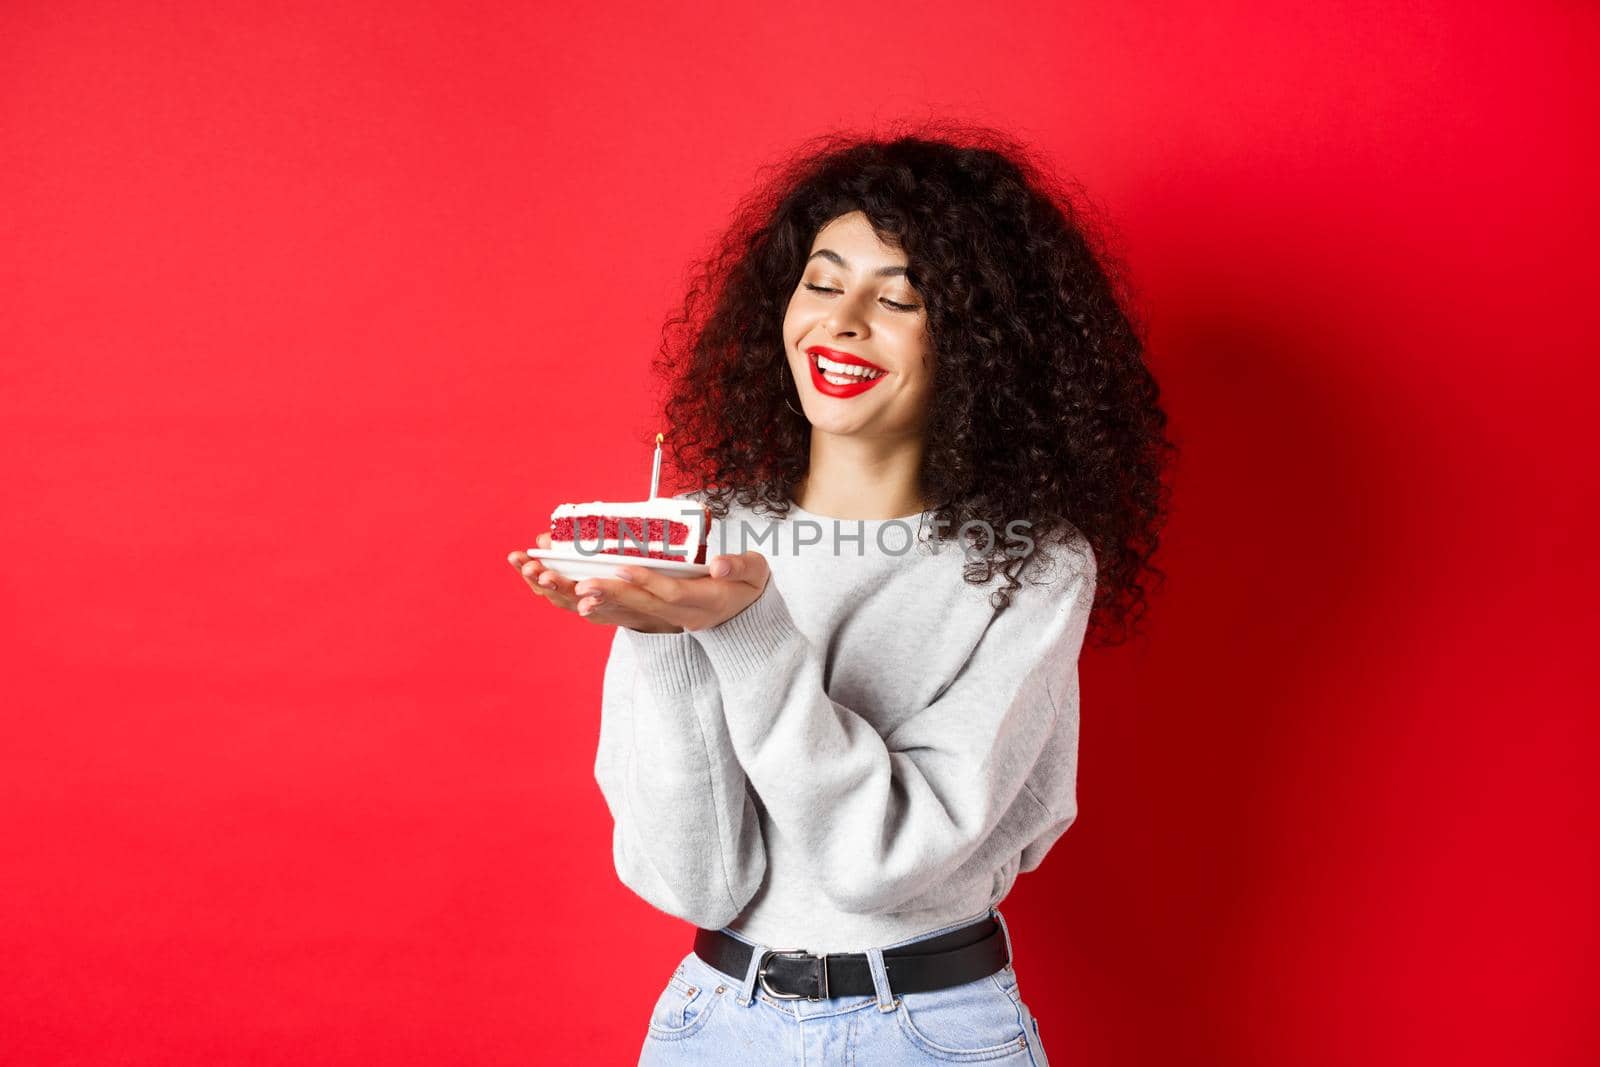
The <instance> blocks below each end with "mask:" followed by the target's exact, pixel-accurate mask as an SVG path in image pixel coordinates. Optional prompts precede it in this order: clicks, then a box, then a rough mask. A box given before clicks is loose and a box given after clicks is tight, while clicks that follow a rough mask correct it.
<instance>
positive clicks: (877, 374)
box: [817, 355, 884, 379]
mask: <svg viewBox="0 0 1600 1067" xmlns="http://www.w3.org/2000/svg"><path fill="white" fill-rule="evenodd" d="M817 368H818V369H819V370H823V371H827V372H831V373H833V374H848V375H850V376H851V377H852V378H858V379H872V378H881V377H883V375H884V372H883V371H881V370H872V369H870V368H867V367H858V366H856V365H855V364H853V363H840V362H838V361H837V360H832V359H829V358H828V357H827V356H824V355H818V356H817Z"/></svg>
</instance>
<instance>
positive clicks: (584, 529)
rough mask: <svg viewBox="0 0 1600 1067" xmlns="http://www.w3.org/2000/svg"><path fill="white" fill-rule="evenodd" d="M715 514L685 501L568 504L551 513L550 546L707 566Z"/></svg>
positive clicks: (584, 553)
mask: <svg viewBox="0 0 1600 1067" xmlns="http://www.w3.org/2000/svg"><path fill="white" fill-rule="evenodd" d="M710 527H711V511H710V509H709V508H707V507H705V506H704V505H703V504H697V503H696V502H694V501H693V500H684V499H681V498H679V497H670V496H669V497H656V498H654V499H652V500H630V501H625V502H622V503H616V502H612V501H606V500H591V501H589V502H588V503H587V504H562V505H561V506H560V507H558V508H556V509H555V510H554V511H552V512H551V513H550V547H551V548H552V549H554V550H556V551H561V552H570V553H571V554H572V555H574V556H593V555H595V554H597V553H605V554H607V555H613V556H646V557H649V558H650V559H664V560H671V561H674V562H677V563H702V564H703V563H705V561H706V541H707V536H708V534H709V532H710Z"/></svg>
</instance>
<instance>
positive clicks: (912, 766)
mask: <svg viewBox="0 0 1600 1067" xmlns="http://www.w3.org/2000/svg"><path fill="white" fill-rule="evenodd" d="M1093 590H1094V571H1093V561H1092V557H1090V561H1089V565H1088V566H1087V567H1086V568H1083V569H1079V570H1076V571H1074V572H1072V573H1069V574H1067V575H1064V576H1062V577H1060V578H1058V579H1057V580H1056V582H1055V583H1053V584H1050V585H1030V584H1028V583H1026V582H1025V583H1024V584H1023V586H1022V587H1021V588H1020V589H1018V590H1016V591H1014V592H1013V593H1012V594H1011V596H1012V602H1011V604H1010V606H1009V607H1008V608H1007V609H1006V610H1004V611H1002V612H1000V613H999V614H997V615H995V616H994V617H993V618H991V620H990V622H989V624H988V626H987V628H986V629H985V631H984V633H983V636H982V637H981V638H980V639H979V641H978V643H977V645H976V646H975V648H974V649H973V651H972V653H971V655H970V656H969V657H968V659H967V661H966V662H965V663H964V664H963V665H962V666H961V668H960V670H959V671H958V672H957V674H956V675H955V677H954V678H953V680H952V681H951V682H950V683H949V684H948V685H947V686H946V687H945V689H944V690H943V691H942V692H941V693H940V694H939V695H938V697H937V698H936V699H935V700H934V701H933V703H931V704H929V705H928V706H927V707H926V708H923V709H922V710H920V711H918V712H916V713H914V714H912V715H911V716H910V718H908V719H906V720H905V721H903V722H902V723H901V724H900V725H898V726H897V727H896V728H895V729H893V730H892V731H891V732H889V733H887V734H881V735H880V734H879V732H878V731H877V729H876V728H875V727H874V726H873V725H872V724H871V723H870V722H868V721H867V720H866V719H864V718H863V717H862V716H861V715H860V714H858V713H857V712H856V711H855V710H853V709H851V708H848V707H845V706H844V705H843V704H840V703H838V702H836V701H834V700H832V699H831V698H830V697H829V696H828V694H827V692H826V691H825V690H824V687H823V677H824V675H823V666H824V664H823V659H822V657H821V655H820V654H819V652H818V649H817V648H816V647H814V646H813V644H812V642H811V641H810V640H809V639H808V638H807V637H806V636H805V635H804V634H803V633H801V632H800V631H799V630H797V629H796V628H795V625H794V621H793V619H792V617H791V616H790V614H789V611H788V608H787V606H786V604H785V603H784V599H783V596H782V594H781V592H780V591H779V589H778V585H777V579H776V577H775V576H772V577H769V578H768V580H767V586H766V588H765V589H764V590H763V591H762V594H761V596H760V597H759V598H757V600H756V601H755V602H754V603H753V604H751V605H750V606H749V607H748V608H746V609H745V610H744V611H742V612H740V613H739V614H738V615H736V616H734V617H733V618H731V619H728V620H727V621H725V622H723V623H721V624H719V625H717V626H713V627H710V628H708V629H705V630H697V631H691V634H692V636H693V638H694V639H695V640H696V641H698V642H699V644H700V646H701V647H702V648H704V649H705V651H706V654H707V656H708V657H709V659H710V662H711V664H712V666H713V668H714V669H715V671H716V674H717V677H718V681H719V683H720V687H721V692H722V699H723V703H724V708H725V712H726V715H727V721H728V729H729V734H730V736H731V738H732V742H733V746H734V749H735V752H736V754H737V756H738V758H739V760H740V762H741V763H742V765H743V767H744V769H745V773H746V774H747V775H748V776H749V779H750V782H751V785H752V787H753V788H754V789H755V791H756V794H757V795H758V796H759V798H760V800H761V803H762V805H763V806H764V807H765V809H766V812H767V816H768V818H770V819H771V820H772V826H773V829H774V831H775V832H778V833H781V834H783V835H784V836H785V838H786V839H788V838H792V839H794V840H795V841H796V842H797V843H798V846H799V847H800V848H802V849H804V851H805V854H806V855H807V857H808V858H809V860H810V863H811V865H812V869H813V870H814V871H815V873H816V876H817V878H818V882H819V887H820V889H821V890H822V891H823V892H824V893H825V894H826V896H827V897H828V898H829V899H830V900H831V901H832V902H833V904H834V906H836V907H837V908H839V909H840V910H842V911H847V912H851V913H856V914H873V913H883V912H890V911H894V910H896V908H897V907H898V906H899V905H900V904H902V903H903V902H905V901H907V900H911V899H913V898H915V897H917V896H919V895H921V894H924V893H925V892H926V891H927V889H928V887H929V885H931V884H937V883H939V882H940V881H941V880H943V879H945V878H947V877H948V876H950V875H951V874H952V873H953V872H955V871H956V869H957V868H959V867H960V866H961V865H962V863H964V862H965V861H966V860H967V859H968V858H969V857H970V856H972V854H973V853H974V852H975V851H977V850H978V849H979V848H980V847H981V846H982V845H983V843H984V841H985V840H986V839H987V838H988V837H989V835H990V834H991V833H992V832H993V831H994V829H995V827H996V826H997V825H998V824H999V823H1000V820H1001V818H1002V816H1004V814H1005V813H1006V811H1007V809H1009V808H1010V807H1011V806H1012V803H1013V801H1015V800H1016V799H1017V797H1018V794H1019V792H1020V791H1021V790H1022V789H1023V788H1024V783H1025V782H1026V781H1027V779H1028V777H1029V775H1030V774H1031V773H1032V772H1033V770H1034V768H1035V766H1036V764H1037V763H1038V762H1039V760H1040V759H1041V756H1042V755H1043V754H1044V753H1045V749H1046V744H1047V742H1048V741H1049V740H1050V737H1051V734H1052V732H1053V731H1054V730H1055V728H1056V725H1057V717H1058V714H1060V710H1059V709H1058V708H1057V706H1056V701H1055V699H1054V694H1053V693H1052V688H1053V687H1055V688H1057V689H1058V690H1059V687H1060V686H1061V684H1062V680H1063V679H1068V678H1071V677H1075V675H1073V674H1072V672H1074V671H1075V670H1076V667H1077V657H1078V652H1079V648H1080V646H1081V644H1082V641H1083V637H1084V633H1085V630H1086V627H1087V622H1088V610H1089V607H1090V605H1091V604H1092V601H1093ZM1052 751H1053V752H1059V749H1058V748H1054V747H1053V748H1052ZM1072 757H1073V766H1074V767H1075V765H1076V752H1073V753H1072ZM1045 758H1053V757H1049V756H1046V757H1045ZM1062 829H1065V827H1064V826H1063V827H1062Z"/></svg>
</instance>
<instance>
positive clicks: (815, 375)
mask: <svg viewBox="0 0 1600 1067" xmlns="http://www.w3.org/2000/svg"><path fill="white" fill-rule="evenodd" d="M806 354H807V356H808V357H809V358H808V359H807V360H806V362H807V363H809V364H810V365H811V384H812V385H813V386H814V387H815V388H816V390H817V392H819V393H821V394H822V395H823V396H834V397H841V398H844V397H852V396H860V395H861V394H862V393H864V392H866V391H867V390H868V389H871V388H872V387H873V386H874V385H877V384H878V383H879V382H881V381H883V379H884V378H885V377H887V376H888V375H887V374H879V375H878V377H876V378H872V379H869V380H866V381H860V382H851V383H850V384H849V385H835V384H833V383H832V382H830V381H828V379H826V378H824V377H823V376H822V370H821V368H819V367H818V366H817V358H816V357H817V356H818V354H821V355H824V356H827V357H828V358H829V359H831V360H837V361H838V362H840V363H849V364H852V365H854V366H857V367H871V368H872V369H873V370H876V371H882V370H883V368H882V367H880V366H878V365H877V364H876V363H868V362H867V361H866V360H864V359H862V358H861V357H860V356H852V355H851V354H850V353H848V352H840V351H838V350H837V349H832V348H824V347H823V346H822V345H812V346H811V347H810V348H808V349H806Z"/></svg>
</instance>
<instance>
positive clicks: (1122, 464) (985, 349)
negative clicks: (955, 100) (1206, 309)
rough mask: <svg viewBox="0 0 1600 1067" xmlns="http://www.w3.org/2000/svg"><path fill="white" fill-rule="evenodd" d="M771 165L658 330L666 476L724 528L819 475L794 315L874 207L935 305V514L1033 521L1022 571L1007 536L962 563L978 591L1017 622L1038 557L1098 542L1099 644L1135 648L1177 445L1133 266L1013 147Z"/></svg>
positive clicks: (864, 146)
mask: <svg viewBox="0 0 1600 1067" xmlns="http://www.w3.org/2000/svg"><path fill="white" fill-rule="evenodd" d="M767 170H768V171H769V172H771V173H770V177H768V178H767V179H766V180H765V181H763V182H762V183H760V185H759V186H758V188H757V189H756V190H755V191H754V192H753V193H751V194H750V195H749V196H747V197H746V198H745V199H744V200H743V201H742V202H741V203H740V205H739V206H738V208H737V209H736V211H735V212H734V216H733V220H732V222H731V224H730V226H729V227H728V229H727V231H726V232H725V233H724V234H723V236H722V237H721V239H720V241H719V242H718V244H717V245H716V246H715V248H714V250H713V251H712V253H711V254H710V255H709V256H707V257H706V258H705V259H704V260H702V261H700V262H699V263H698V264H696V265H695V267H694V269H693V270H692V272H691V276H690V278H689V283H690V284H689V291H688V295H687V296H686V297H685V299H684V302H683V305H682V308H681V310H679V311H678V312H675V313H674V314H673V315H672V317H670V318H669V319H668V320H667V322H666V324H665V325H664V327H663V328H662V336H661V348H660V351H659V353H658V354H657V356H656V358H655V359H654V361H653V363H652V370H653V371H654V373H655V374H656V375H657V376H658V378H659V379H660V380H662V382H663V383H664V388H663V390H662V391H663V392H664V393H665V395H666V400H665V404H664V414H665V417H666V418H667V420H668V425H670V426H671V428H672V430H671V433H670V434H669V435H668V443H667V444H666V445H665V447H664V450H663V462H664V465H665V466H667V467H668V468H671V469H673V470H674V471H676V472H677V473H678V476H679V478H681V479H682V480H686V481H688V482H691V483H692V484H693V485H694V487H696V488H703V489H704V493H703V494H702V499H703V501H704V502H705V504H706V505H707V506H708V507H709V508H710V509H711V512H712V514H713V515H715V516H716V517H717V518H719V519H721V518H724V517H726V515H727V513H728V501H729V499H730V497H736V498H737V499H738V501H739V502H740V504H741V505H743V506H745V507H753V506H754V507H759V508H761V509H762V510H765V511H768V512H772V513H776V514H777V515H779V516H780V517H781V516H784V515H787V513H788V508H789V505H790V501H791V495H792V491H793V490H794V489H795V487H796V486H797V484H798V483H799V482H800V481H801V479H802V478H803V477H804V475H805V474H806V469H807V466H808V465H809V462H810V452H811V449H810V444H811V441H810V438H811V424H810V423H809V422H808V421H807V420H806V418H805V417H804V416H803V415H800V414H796V412H795V410H794V409H793V408H791V406H790V405H791V404H793V403H794V402H795V400H797V399H798V397H797V396H796V395H795V394H794V393H793V389H792V387H791V386H789V385H788V384H787V382H786V380H785V379H786V377H787V376H780V370H779V367H778V364H779V363H781V362H783V361H785V359H786V356H785V352H784V342H783V337H782V324H783V319H784V314H785V310H786V308H787V306H788V302H789V299H790V296H791V294H792V293H793V292H794V290H795V287H796V285H797V284H798V282H799V280H800V277H801V275H802V273H803V271H804V269H805V264H806V258H807V256H808V255H809V253H810V249H811V243H812V241H813V240H814V239H815V237H816V234H817V233H818V231H820V230H821V228H822V227H823V226H824V225H826V224H827V223H828V222H830V221H831V220H833V219H835V218H838V217H840V216H842V215H846V214H849V213H851V212H855V211H860V212H862V213H864V214H865V216H866V217H867V219H868V220H869V221H870V222H871V224H872V227H873V229H874V230H875V231H876V233H877V235H878V238H879V240H880V241H882V242H883V243H884V244H885V245H887V246H888V247H891V248H894V249H896V250H897V251H901V252H903V253H904V254H905V256H906V260H907V281H908V282H909V283H910V284H911V285H912V287H913V288H914V289H915V290H916V292H917V293H918V295H919V296H920V297H921V299H922V301H923V305H924V307H925V308H926V309H927V310H926V314H927V336H928V340H929V345H930V351H931V360H932V362H933V364H934V378H933V397H932V400H931V405H932V407H931V409H930V412H929V421H928V423H927V440H926V441H925V444H924V453H923V464H922V470H921V472H920V478H921V490H922V498H923V499H924V500H925V501H932V502H934V505H933V507H934V512H935V516H936V517H937V518H938V519H942V520H943V521H944V530H945V531H958V530H960V529H961V527H962V524H963V523H967V522H981V523H986V524H987V528H988V529H989V530H992V531H1000V530H1005V529H1006V528H1007V526H1006V524H1007V523H1008V522H1011V521H1014V520H1017V519H1024V520H1027V521H1028V522H1029V523H1030V524H1031V525H1030V526H1029V527H1028V532H1029V535H1030V536H1031V537H1032V538H1033V539H1034V543H1035V547H1034V549H1033V551H1031V552H1029V553H1027V554H1026V555H1017V554H1014V553H1015V552H1016V550H1015V548H1011V549H1009V550H1008V549H1007V548H1005V547H1002V545H1001V543H999V540H998V538H990V539H989V540H990V545H988V546H986V547H992V549H993V551H992V553H991V554H989V555H988V556H984V555H983V554H982V553H977V554H975V553H974V552H973V551H972V549H971V548H970V547H968V546H963V548H964V551H966V553H967V557H966V558H967V560H968V562H967V565H966V568H965V579H966V580H967V581H968V582H971V583H973V584H976V585H983V584H986V583H988V582H989V581H990V580H992V579H993V577H994V575H995V574H996V573H997V572H998V573H1000V574H1003V575H1004V576H1005V578H1006V583H1007V584H1006V586H1005V588H1004V589H998V590H996V591H995V592H994V593H993V594H992V595H991V598H990V599H991V602H992V604H993V606H994V607H995V608H996V609H997V610H1001V611H1003V610H1004V609H1005V608H1006V607H1007V606H1008V605H1009V604H1010V593H1011V592H1013V591H1015V590H1016V589H1018V588H1019V587H1020V585H1021V583H1020V581H1019V580H1018V576H1019V574H1020V573H1022V572H1023V571H1024V570H1026V569H1027V567H1028V565H1029V564H1030V562H1033V563H1035V565H1036V566H1037V565H1044V564H1047V563H1048V562H1049V560H1050V553H1049V552H1048V551H1047V550H1046V549H1045V546H1046V545H1049V544H1060V545H1071V544H1074V543H1079V544H1081V543H1082V542H1083V541H1086V542H1087V544H1088V545H1089V546H1090V548H1091V549H1092V552H1093V558H1092V559H1091V560H1089V561H1088V563H1089V566H1090V567H1091V568H1092V569H1093V571H1094V573H1095V595H1094V604H1093V610H1092V611H1091V623H1090V628H1089V637H1088V638H1087V639H1086V640H1088V641H1090V642H1092V643H1098V644H1101V645H1111V644H1117V643H1120V642H1121V641H1122V640H1124V639H1126V638H1127V637H1128V636H1130V635H1131V634H1132V632H1133V625H1134V624H1135V623H1137V622H1138V620H1139V618H1140V617H1142V615H1143V612H1144V608H1145V588H1144V584H1143V580H1144V576H1145V574H1146V573H1149V574H1151V575H1154V576H1155V577H1156V578H1157V579H1158V581H1157V583H1156V585H1157V587H1159V585H1160V582H1161V581H1164V579H1165V574H1164V573H1163V572H1162V571H1160V570H1159V569H1157V568H1155V567H1153V566H1152V565H1151V564H1150V563H1149V558H1150V556H1151V555H1152V554H1153V553H1154V551H1155V549H1156V546H1157V544H1158V540H1159V539H1158V531H1159V530H1160V528H1161V526H1162V525H1163V524H1164V522H1165V519H1166V513H1167V505H1168V499H1169V495H1170V490H1169V489H1168V488H1167V487H1166V486H1164V485H1163V484H1162V473H1163V470H1164V468H1165V467H1166V465H1167V462H1168V460H1169V459H1171V458H1174V457H1175V454H1176V451H1177V447H1176V446H1175V445H1174V444H1173V443H1171V442H1170V441H1168V440H1167V438H1166V436H1165V432H1164V431H1165V427H1166V421H1167V419H1166V415H1165V414H1164V413H1163V411H1162V410H1161V408H1160V406H1159V404H1158V399H1159V390H1158V389H1157V386H1156V381H1155V378H1154V377H1153V376H1152V374H1151V372H1150V369H1149V368H1148V367H1147V366H1146V365H1145V362H1144V358H1143V354H1144V345H1143V342H1142V341H1141V338H1140V334H1141V332H1142V330H1141V329H1140V328H1139V327H1138V326H1136V324H1135V323H1134V321H1132V319H1131V318H1130V313H1129V310H1128V308H1129V306H1130V303H1131V302H1130V300H1129V298H1128V295H1127V288H1126V286H1125V284H1123V283H1122V281H1121V278H1122V272H1120V271H1115V270H1114V269H1113V268H1114V267H1115V266H1116V264H1117V262H1118V261H1117V258H1116V257H1115V256H1114V255H1112V254H1111V252H1110V251H1109V249H1108V247H1107V242H1106V238H1105V236H1104V235H1103V234H1102V233H1101V232H1100V230H1101V229H1102V228H1101V227H1096V226H1091V225H1089V224H1088V221H1087V220H1088V219H1089V217H1090V215H1091V208H1090V205H1089V203H1088V201H1087V198H1086V197H1084V196H1083V194H1082V188H1081V186H1079V185H1078V184H1077V183H1076V182H1073V183H1071V185H1070V187H1069V185H1068V183H1066V182H1063V181H1062V180H1060V179H1058V178H1056V177H1054V176H1053V175H1052V173H1051V172H1050V171H1049V170H1048V168H1046V167H1045V166H1044V165H1043V164H1041V163H1039V162H1037V161H1036V160H1035V159H1034V157H1033V156H1032V155H1031V153H1030V152H1029V151H1028V150H1027V149H1026V148H1025V147H1024V146H1022V145H1021V144H1020V143H1018V142H1017V141H1015V140H1014V139H1012V138H1010V137H1008V136H1007V135H1004V134H1002V133H999V132H997V131H995V130H992V129H987V128H974V127H969V126H953V125H951V124H949V123H939V124H937V125H935V124H924V125H922V126H921V127H919V128H918V129H917V130H915V131H907V130H897V131H894V132H893V133H891V134H890V135H888V136H877V137H870V136H856V135H851V134H842V133H830V134H824V135H822V136H820V137H817V138H814V139H813V140H811V141H808V142H806V143H804V144H803V145H802V146H801V147H800V148H799V149H798V151H797V152H796V153H795V154H794V155H793V156H792V157H791V158H789V159H788V160H786V161H784V162H781V163H779V164H776V165H774V166H773V167H769V168H767ZM1069 189H1070V191H1069ZM1106 229H1108V228H1106ZM658 399H659V396H658ZM786 401H788V402H787V403H786ZM674 480H679V479H674ZM1080 533H1081V538H1078V537H1076V536H1075V535H1077V534H1080ZM955 536H957V535H956V534H955V533H954V532H947V533H945V534H944V536H943V537H941V538H940V539H941V540H951V539H953V538H954V537H955ZM1080 551H1081V550H1080Z"/></svg>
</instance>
